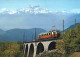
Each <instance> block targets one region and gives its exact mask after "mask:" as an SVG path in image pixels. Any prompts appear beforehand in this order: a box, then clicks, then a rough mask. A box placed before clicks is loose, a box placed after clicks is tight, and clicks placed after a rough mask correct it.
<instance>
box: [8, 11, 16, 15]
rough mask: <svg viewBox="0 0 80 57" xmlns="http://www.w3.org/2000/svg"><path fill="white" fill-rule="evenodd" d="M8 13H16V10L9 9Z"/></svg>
mask: <svg viewBox="0 0 80 57" xmlns="http://www.w3.org/2000/svg"><path fill="white" fill-rule="evenodd" d="M8 13H9V14H15V13H17V11H16V10H14V11H9V12H8Z"/></svg>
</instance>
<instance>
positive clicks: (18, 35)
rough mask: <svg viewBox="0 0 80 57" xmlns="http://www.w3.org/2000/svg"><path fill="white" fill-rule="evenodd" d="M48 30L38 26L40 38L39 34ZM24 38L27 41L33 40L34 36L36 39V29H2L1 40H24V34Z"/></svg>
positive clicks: (37, 32) (0, 32)
mask: <svg viewBox="0 0 80 57" xmlns="http://www.w3.org/2000/svg"><path fill="white" fill-rule="evenodd" d="M45 31H46V30H44V29H41V28H36V35H37V39H38V34H40V33H42V32H45ZM24 33H25V36H24V40H25V41H26V40H27V41H31V40H32V37H33V39H34V35H35V29H34V28H32V29H11V30H8V31H0V41H4V40H6V41H13V42H14V41H23V35H24Z"/></svg>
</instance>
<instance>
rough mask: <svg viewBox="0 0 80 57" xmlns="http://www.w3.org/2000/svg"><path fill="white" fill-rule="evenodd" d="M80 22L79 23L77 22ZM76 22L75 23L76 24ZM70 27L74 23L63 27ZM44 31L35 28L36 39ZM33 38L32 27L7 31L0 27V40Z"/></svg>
mask: <svg viewBox="0 0 80 57" xmlns="http://www.w3.org/2000/svg"><path fill="white" fill-rule="evenodd" d="M77 24H80V23H77ZM77 24H76V25H77ZM70 28H75V24H73V25H71V26H70V27H69V28H67V29H65V31H66V30H68V29H70ZM42 32H46V30H44V29H41V28H36V38H37V39H38V34H40V33H42ZM34 38H35V28H32V29H10V30H7V31H3V30H1V29H0V41H11V42H17V41H25V42H26V41H32V40H34Z"/></svg>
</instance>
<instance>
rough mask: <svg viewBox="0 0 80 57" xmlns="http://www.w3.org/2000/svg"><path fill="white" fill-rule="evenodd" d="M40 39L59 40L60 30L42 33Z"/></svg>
mask: <svg viewBox="0 0 80 57" xmlns="http://www.w3.org/2000/svg"><path fill="white" fill-rule="evenodd" d="M38 37H39V40H44V39H58V38H59V37H60V32H59V31H58V30H52V31H49V32H45V33H40V34H39V35H38Z"/></svg>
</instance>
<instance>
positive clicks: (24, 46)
mask: <svg viewBox="0 0 80 57" xmlns="http://www.w3.org/2000/svg"><path fill="white" fill-rule="evenodd" d="M25 50H26V45H25V44H23V53H24V54H23V57H24V56H25Z"/></svg>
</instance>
